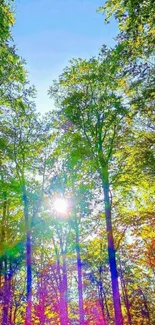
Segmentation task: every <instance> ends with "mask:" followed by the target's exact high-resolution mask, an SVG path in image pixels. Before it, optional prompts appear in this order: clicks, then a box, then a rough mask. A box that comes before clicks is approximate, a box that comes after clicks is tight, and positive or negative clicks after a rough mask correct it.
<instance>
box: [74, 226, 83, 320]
mask: <svg viewBox="0 0 155 325" xmlns="http://www.w3.org/2000/svg"><path fill="white" fill-rule="evenodd" d="M76 258H77V273H78V296H79V320H80V322H79V324H80V325H84V308H83V286H82V263H81V254H80V244H79V228H78V224H77V222H76Z"/></svg>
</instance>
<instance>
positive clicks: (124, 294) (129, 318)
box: [119, 259, 132, 325]
mask: <svg viewBox="0 0 155 325" xmlns="http://www.w3.org/2000/svg"><path fill="white" fill-rule="evenodd" d="M119 264H120V276H121V285H122V292H123V296H124V304H125V307H126V311H127V317H128V324H129V325H132V320H131V313H130V303H129V299H128V292H127V287H126V284H125V280H124V276H123V270H122V265H121V261H120V259H119Z"/></svg>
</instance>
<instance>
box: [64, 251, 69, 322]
mask: <svg viewBox="0 0 155 325" xmlns="http://www.w3.org/2000/svg"><path fill="white" fill-rule="evenodd" d="M62 259H63V279H62V282H63V284H62V287H63V305H64V320H65V324H66V325H68V324H69V318H68V281H67V263H66V255H65V253H63V255H62Z"/></svg>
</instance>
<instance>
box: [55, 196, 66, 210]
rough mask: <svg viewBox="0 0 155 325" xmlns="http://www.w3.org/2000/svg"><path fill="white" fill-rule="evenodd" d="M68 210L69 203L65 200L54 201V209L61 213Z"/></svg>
mask: <svg viewBox="0 0 155 325" xmlns="http://www.w3.org/2000/svg"><path fill="white" fill-rule="evenodd" d="M67 208H68V202H67V201H66V200H65V199H62V198H58V199H55V201H54V209H55V210H56V211H57V212H59V213H66V212H67Z"/></svg>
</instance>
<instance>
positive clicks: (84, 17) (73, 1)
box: [13, 0, 117, 113]
mask: <svg viewBox="0 0 155 325" xmlns="http://www.w3.org/2000/svg"><path fill="white" fill-rule="evenodd" d="M103 2H104V0H15V11H16V23H15V26H14V28H13V37H14V41H15V44H16V46H17V48H18V54H19V55H20V56H22V57H23V58H24V59H25V60H26V62H27V70H28V72H29V80H30V82H31V83H32V84H34V85H35V86H36V89H37V92H38V95H37V99H36V105H37V109H38V111H40V112H42V113H43V112H46V111H48V110H50V109H51V108H52V106H53V103H52V101H51V100H50V99H49V98H48V95H47V90H48V88H49V86H50V85H51V84H52V80H53V79H56V78H57V77H58V75H59V74H60V73H61V72H62V70H63V68H64V67H65V66H66V65H67V64H68V61H69V60H70V59H71V58H73V57H82V58H89V57H91V56H93V55H96V54H98V52H99V49H100V48H101V46H102V44H107V45H109V46H112V45H113V44H114V40H113V39H114V37H115V36H116V35H117V25H116V23H115V22H114V21H112V22H111V23H110V24H108V25H105V24H104V18H103V16H102V15H101V14H99V13H96V9H97V8H98V7H99V6H100V5H103Z"/></svg>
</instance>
